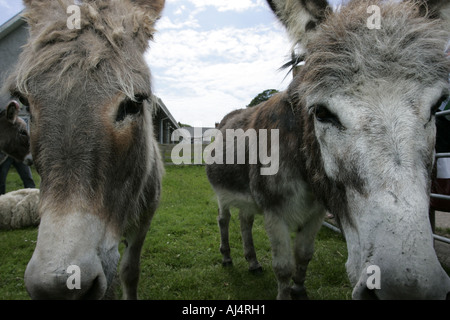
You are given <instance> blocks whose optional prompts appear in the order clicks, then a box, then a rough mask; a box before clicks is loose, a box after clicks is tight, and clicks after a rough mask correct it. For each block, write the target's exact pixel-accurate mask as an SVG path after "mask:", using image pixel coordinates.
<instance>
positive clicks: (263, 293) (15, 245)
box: [0, 166, 351, 300]
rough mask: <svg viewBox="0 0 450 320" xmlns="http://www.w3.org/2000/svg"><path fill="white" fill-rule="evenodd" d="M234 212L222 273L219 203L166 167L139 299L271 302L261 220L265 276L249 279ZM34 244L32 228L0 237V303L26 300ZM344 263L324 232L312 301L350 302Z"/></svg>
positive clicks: (197, 174)
mask: <svg viewBox="0 0 450 320" xmlns="http://www.w3.org/2000/svg"><path fill="white" fill-rule="evenodd" d="M33 174H34V176H35V181H36V182H37V184H38V185H39V181H40V179H39V177H38V176H37V174H36V173H35V172H34V173H33ZM7 184H8V185H7V191H12V190H15V189H20V188H22V187H23V186H22V185H21V181H20V178H19V177H18V175H17V173H15V171H14V170H11V172H10V175H9V176H8V180H7ZM236 213H237V212H234V214H233V217H232V220H231V223H230V245H231V250H232V256H233V259H234V264H233V266H232V267H223V266H222V264H221V254H220V252H219V242H220V240H219V239H220V237H219V232H218V226H217V222H216V215H217V204H216V201H215V198H214V193H213V191H212V189H211V187H210V185H209V183H208V180H207V177H206V174H205V168H204V167H202V166H189V167H186V166H184V167H179V166H171V167H167V169H166V175H165V177H164V181H163V195H162V200H161V204H160V208H159V209H158V211H157V214H156V216H155V218H154V219H153V223H152V227H151V230H150V232H149V233H148V235H147V239H146V242H145V245H144V248H143V251H142V264H141V269H142V272H141V281H140V285H139V297H140V299H152V300H169V299H170V300H181V299H186V300H188V299H189V300H191V299H192V300H203V299H209V300H219V299H220V300H228V299H231V300H235V299H263V300H264V299H274V298H275V297H276V294H277V292H276V291H277V290H276V288H277V284H276V279H275V275H274V273H273V271H272V267H271V252H270V246H269V241H268V238H267V235H266V233H265V231H264V226H263V221H262V217H261V216H258V217H257V218H256V220H255V226H254V241H255V247H256V250H257V255H258V259H259V261H260V263H261V264H262V266H263V269H264V272H263V273H262V274H260V275H253V274H250V273H249V272H248V271H247V267H248V266H247V262H246V261H245V258H244V256H243V249H242V244H241V236H240V231H239V220H238V218H237V214H236ZM36 238H37V229H26V230H16V231H1V232H0V299H28V295H27V293H26V290H25V287H24V282H23V274H24V271H25V268H26V265H27V263H28V260H29V259H30V257H31V255H32V253H33V250H34V247H35V244H36ZM122 249H123V248H121V250H122ZM346 257H347V249H346V245H345V242H344V239H343V237H342V236H341V235H340V234H337V233H334V232H333V231H330V230H328V229H326V228H322V230H321V231H320V233H319V235H318V238H317V239H316V252H315V254H314V258H313V260H312V261H311V263H310V268H309V271H308V276H307V280H306V286H307V290H308V294H309V297H310V299H350V298H351V288H350V285H349V283H348V279H347V276H346V273H345V267H344V264H345V261H346Z"/></svg>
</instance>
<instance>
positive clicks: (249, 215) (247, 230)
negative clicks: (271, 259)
mask: <svg viewBox="0 0 450 320" xmlns="http://www.w3.org/2000/svg"><path fill="white" fill-rule="evenodd" d="M239 220H240V224H241V235H242V243H243V245H244V256H245V259H246V260H247V262H248V264H249V268H248V270H249V271H250V272H251V273H261V272H262V267H261V265H260V264H259V262H258V260H257V259H256V252H255V246H254V244H253V233H252V228H253V221H254V220H255V215H254V212H251V211H249V210H245V211H244V210H243V209H241V210H240V211H239Z"/></svg>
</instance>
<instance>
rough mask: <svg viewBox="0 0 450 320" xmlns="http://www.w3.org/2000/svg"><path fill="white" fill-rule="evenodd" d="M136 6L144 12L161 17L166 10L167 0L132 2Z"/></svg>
mask: <svg viewBox="0 0 450 320" xmlns="http://www.w3.org/2000/svg"><path fill="white" fill-rule="evenodd" d="M130 1H131V3H133V4H134V5H135V6H137V7H140V8H141V9H142V10H143V11H145V12H147V13H149V14H152V15H154V16H156V17H160V15H161V12H162V10H163V9H164V3H165V0H130Z"/></svg>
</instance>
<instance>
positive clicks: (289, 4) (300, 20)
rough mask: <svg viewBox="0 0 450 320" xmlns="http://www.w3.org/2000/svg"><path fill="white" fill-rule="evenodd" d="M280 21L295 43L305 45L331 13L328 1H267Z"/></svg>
mask: <svg viewBox="0 0 450 320" xmlns="http://www.w3.org/2000/svg"><path fill="white" fill-rule="evenodd" d="M267 3H268V4H269V6H270V8H271V9H272V11H273V12H274V13H275V15H276V16H277V18H278V20H280V22H281V23H282V24H283V25H284V26H285V27H286V29H287V31H288V33H289V36H290V37H291V38H292V40H293V41H295V42H301V43H305V42H307V40H308V38H309V36H310V35H311V34H312V33H313V32H312V31H314V29H315V28H316V27H317V25H319V24H320V23H321V22H322V21H323V20H325V18H326V15H327V14H328V13H331V12H332V10H331V7H330V6H329V5H328V2H327V0H267Z"/></svg>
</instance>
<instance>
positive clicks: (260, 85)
mask: <svg viewBox="0 0 450 320" xmlns="http://www.w3.org/2000/svg"><path fill="white" fill-rule="evenodd" d="M331 2H332V3H333V4H336V3H340V0H333V1H331ZM22 9H23V6H22V1H21V0H12V1H11V0H8V1H7V0H0V24H3V23H4V22H5V21H7V20H8V19H10V18H11V17H13V16H14V15H15V14H17V13H18V12H20V11H21V10H22ZM157 30H158V33H157V34H156V35H155V39H154V42H152V43H151V44H150V50H149V51H148V52H147V54H146V61H147V63H148V64H149V66H150V68H151V70H152V76H153V90H154V93H155V94H156V95H157V96H159V97H160V98H161V99H162V100H163V101H164V103H165V104H166V105H167V107H168V108H169V110H170V112H171V113H172V115H173V116H174V117H175V119H176V120H177V121H179V122H181V123H187V124H190V125H193V126H205V127H213V126H214V123H215V122H219V121H220V120H221V119H222V118H223V117H224V116H225V115H226V114H227V113H228V112H230V111H232V110H234V109H238V108H243V107H245V106H246V105H247V104H249V103H250V101H251V100H252V99H253V98H254V97H255V96H256V95H257V94H258V93H260V92H262V91H264V90H266V89H277V90H283V89H285V88H286V87H287V85H288V84H289V81H290V80H291V79H292V77H291V75H287V73H286V70H282V71H280V70H279V68H280V66H282V65H283V64H284V63H285V62H286V61H287V59H288V57H289V54H290V44H289V43H288V38H287V35H286V33H285V31H284V29H283V28H282V27H281V25H280V24H279V23H278V22H277V21H276V19H275V17H274V15H273V14H272V12H271V11H270V9H269V8H268V6H267V4H266V1H265V0H166V7H165V9H164V12H163V18H162V19H161V20H160V21H159V22H158V24H157Z"/></svg>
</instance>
